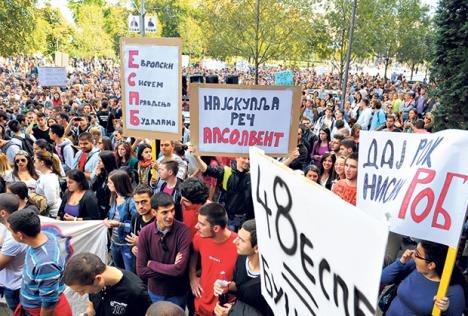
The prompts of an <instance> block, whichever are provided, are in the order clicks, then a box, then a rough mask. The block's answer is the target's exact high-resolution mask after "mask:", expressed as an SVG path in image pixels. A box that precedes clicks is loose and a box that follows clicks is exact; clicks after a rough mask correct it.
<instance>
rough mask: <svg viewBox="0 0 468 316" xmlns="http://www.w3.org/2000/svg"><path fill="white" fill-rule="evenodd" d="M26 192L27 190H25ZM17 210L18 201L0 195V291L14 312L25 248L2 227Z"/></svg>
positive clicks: (5, 195) (18, 293) (17, 299)
mask: <svg viewBox="0 0 468 316" xmlns="http://www.w3.org/2000/svg"><path fill="white" fill-rule="evenodd" d="M26 192H27V190H26ZM18 208H19V201H18V199H17V198H16V196H15V195H14V194H12V193H1V194H0V222H1V225H0V231H1V240H2V248H1V250H0V285H1V286H0V289H1V290H2V292H3V295H4V296H5V300H6V302H7V305H8V308H9V309H10V310H11V311H15V309H16V307H17V306H18V304H19V301H20V288H21V280H22V272H23V266H24V260H25V256H26V249H27V246H26V245H25V244H22V243H19V242H17V241H16V240H15V239H13V237H12V236H11V233H10V231H9V230H8V229H7V228H6V227H5V226H4V225H6V224H7V220H8V217H9V216H10V215H11V214H13V212H16V211H17V210H18Z"/></svg>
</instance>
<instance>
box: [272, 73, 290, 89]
mask: <svg viewBox="0 0 468 316" xmlns="http://www.w3.org/2000/svg"><path fill="white" fill-rule="evenodd" d="M275 85H277V86H293V85H294V72H292V71H285V72H276V73H275Z"/></svg>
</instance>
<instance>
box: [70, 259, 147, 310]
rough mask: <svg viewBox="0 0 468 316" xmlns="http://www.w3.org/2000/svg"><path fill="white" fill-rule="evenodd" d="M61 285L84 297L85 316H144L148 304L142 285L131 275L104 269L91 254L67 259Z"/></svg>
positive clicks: (123, 271) (103, 265)
mask: <svg viewBox="0 0 468 316" xmlns="http://www.w3.org/2000/svg"><path fill="white" fill-rule="evenodd" d="M64 281H65V284H66V285H68V286H69V287H70V288H71V289H72V290H73V291H75V292H77V293H78V294H80V295H85V294H88V297H89V303H88V306H87V308H86V315H89V316H91V315H94V316H110V315H119V316H144V315H145V313H146V310H147V309H148V307H149V306H150V304H151V301H150V300H149V297H148V293H147V292H146V290H145V285H144V284H143V282H142V281H141V280H140V279H139V278H138V277H137V276H136V275H135V274H133V273H132V272H129V271H125V270H120V269H118V268H115V267H112V266H108V265H106V264H105V263H103V262H102V260H101V259H100V258H99V257H98V256H96V255H95V254H92V253H88V252H85V253H80V254H76V255H74V256H73V257H71V259H70V260H69V261H68V263H67V265H66V267H65V273H64Z"/></svg>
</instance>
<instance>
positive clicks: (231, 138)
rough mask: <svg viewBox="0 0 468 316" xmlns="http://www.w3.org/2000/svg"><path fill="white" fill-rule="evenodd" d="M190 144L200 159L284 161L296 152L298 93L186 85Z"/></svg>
mask: <svg viewBox="0 0 468 316" xmlns="http://www.w3.org/2000/svg"><path fill="white" fill-rule="evenodd" d="M190 98H191V105H190V116H191V125H190V126H191V135H192V142H193V143H194V144H195V145H196V146H197V147H198V151H199V152H200V153H201V154H214V155H218V154H223V155H231V156H240V155H245V156H247V155H248V152H249V147H250V146H257V147H259V148H261V149H262V150H265V151H266V152H267V154H271V155H275V156H286V155H288V153H290V152H292V150H293V149H294V148H295V147H296V146H297V122H298V119H299V107H300V89H299V88H297V87H272V86H240V85H213V84H205V85H198V84H192V85H190Z"/></svg>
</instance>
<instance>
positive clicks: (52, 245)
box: [20, 233, 65, 308]
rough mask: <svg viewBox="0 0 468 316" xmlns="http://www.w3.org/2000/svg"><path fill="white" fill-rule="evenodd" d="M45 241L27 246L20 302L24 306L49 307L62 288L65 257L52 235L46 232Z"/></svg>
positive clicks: (56, 300)
mask: <svg viewBox="0 0 468 316" xmlns="http://www.w3.org/2000/svg"><path fill="white" fill-rule="evenodd" d="M45 234H46V235H47V238H48V240H47V242H45V243H44V244H43V245H41V246H39V247H37V248H32V247H28V249H27V251H26V258H25V263H24V267H23V282H22V284H21V292H20V293H21V295H20V301H21V304H22V305H23V306H24V307H26V308H50V307H53V306H54V305H55V304H56V303H57V302H58V300H59V296H60V294H62V292H63V290H64V283H63V271H64V268H65V258H64V257H63V256H62V254H61V253H60V248H59V245H58V242H57V240H56V239H55V237H54V236H52V235H50V234H47V233H45Z"/></svg>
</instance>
